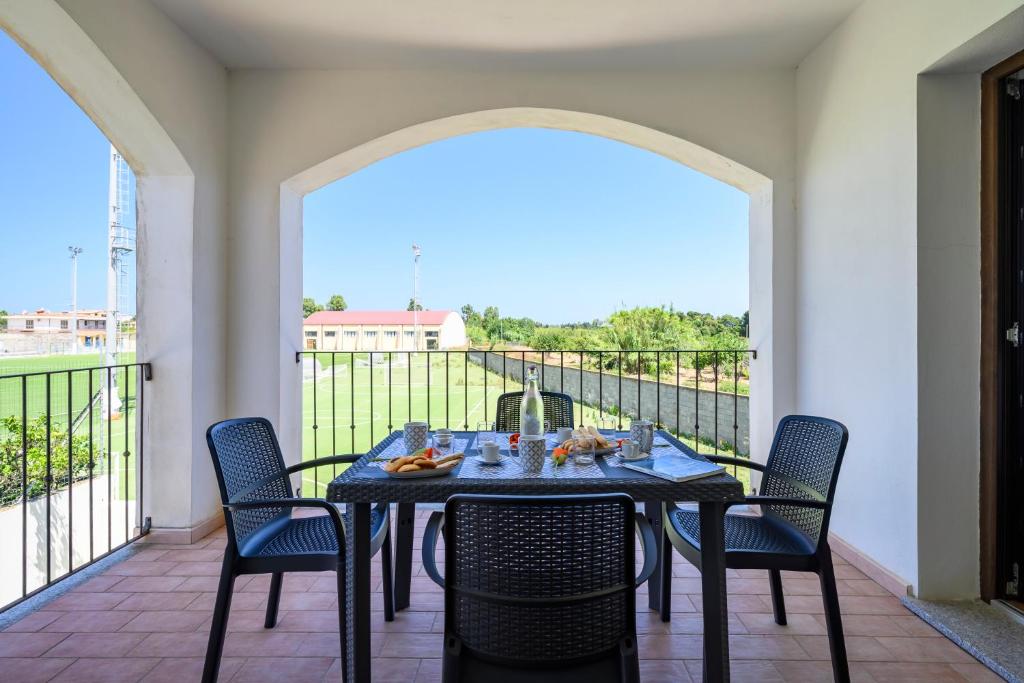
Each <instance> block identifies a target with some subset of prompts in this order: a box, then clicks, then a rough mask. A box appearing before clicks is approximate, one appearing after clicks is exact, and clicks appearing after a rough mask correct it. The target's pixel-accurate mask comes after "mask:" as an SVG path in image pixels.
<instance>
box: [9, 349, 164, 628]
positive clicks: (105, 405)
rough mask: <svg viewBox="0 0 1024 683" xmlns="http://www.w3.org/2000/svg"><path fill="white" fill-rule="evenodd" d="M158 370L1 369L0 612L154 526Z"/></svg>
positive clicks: (141, 366)
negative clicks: (148, 392) (149, 490)
mask: <svg viewBox="0 0 1024 683" xmlns="http://www.w3.org/2000/svg"><path fill="white" fill-rule="evenodd" d="M151 378H152V369H151V367H150V365H149V363H125V364H117V365H105V366H97V367H83V368H69V369H62V370H40V371H37V372H23V373H19V374H8V375H0V538H2V539H3V545H4V549H5V551H6V552H5V553H3V554H2V555H0V605H2V606H0V611H3V610H4V609H7V608H8V607H11V606H12V605H14V604H17V603H19V602H21V601H22V600H25V599H26V598H29V597H31V596H33V595H35V594H36V593H38V592H39V591H41V590H43V589H45V588H47V587H49V586H51V585H52V584H54V583H56V582H57V581H60V580H61V579H64V578H66V577H67V576H69V575H71V574H73V573H75V572H78V571H80V570H81V569H83V568H85V567H87V566H89V565H90V564H92V563H94V562H96V561H97V560H100V559H102V558H104V557H106V556H107V555H109V554H110V553H112V552H115V551H117V550H120V549H121V548H123V547H124V546H125V545H127V544H129V543H131V542H132V541H135V540H136V539H138V538H139V537H141V536H142V535H144V534H146V533H147V532H148V530H149V520H148V519H143V518H142V510H143V502H144V501H143V484H142V482H143V477H142V473H143V464H144V440H143V430H142V424H143V422H142V418H143V415H144V411H145V383H146V382H147V381H149V380H150V379H151ZM19 532H20V533H19ZM16 548H20V550H21V552H20V553H16V552H14V550H15V549H16Z"/></svg>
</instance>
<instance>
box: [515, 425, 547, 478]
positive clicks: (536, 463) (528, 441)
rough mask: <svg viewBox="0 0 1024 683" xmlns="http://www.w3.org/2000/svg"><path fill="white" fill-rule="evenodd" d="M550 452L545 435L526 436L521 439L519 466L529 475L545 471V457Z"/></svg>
mask: <svg viewBox="0 0 1024 683" xmlns="http://www.w3.org/2000/svg"><path fill="white" fill-rule="evenodd" d="M547 452H548V444H547V440H546V439H545V438H544V435H543V434H537V435H534V434H529V435H526V434H524V435H523V436H521V437H519V465H520V467H522V468H523V471H524V472H526V473H528V474H536V473H537V472H540V471H541V470H542V469H544V457H545V456H546V455H547Z"/></svg>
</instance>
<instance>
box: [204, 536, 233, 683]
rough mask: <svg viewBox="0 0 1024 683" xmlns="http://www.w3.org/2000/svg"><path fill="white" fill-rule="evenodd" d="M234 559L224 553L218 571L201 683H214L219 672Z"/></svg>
mask: <svg viewBox="0 0 1024 683" xmlns="http://www.w3.org/2000/svg"><path fill="white" fill-rule="evenodd" d="M234 559H235V558H234V557H233V556H232V555H231V553H229V552H227V551H225V553H224V565H223V567H222V568H221V570H220V583H219V584H218V585H217V601H216V602H215V603H214V607H213V623H212V624H211V625H210V640H209V642H208V643H207V646H206V663H205V664H204V665H203V683H216V680H217V673H218V671H219V670H220V657H221V654H222V653H223V652H224V635H225V633H226V632H227V628H228V613H229V612H230V611H231V592H232V591H233V590H234V587H235V571H234V569H235V568H234Z"/></svg>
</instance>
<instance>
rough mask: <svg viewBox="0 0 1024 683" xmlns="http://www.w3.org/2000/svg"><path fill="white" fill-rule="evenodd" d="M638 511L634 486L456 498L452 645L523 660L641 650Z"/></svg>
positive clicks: (449, 580) (554, 661) (449, 590)
mask: <svg viewBox="0 0 1024 683" xmlns="http://www.w3.org/2000/svg"><path fill="white" fill-rule="evenodd" d="M635 511H636V507H635V505H634V503H633V500H632V499H631V498H630V497H629V496H627V495H625V494H610V495H586V496H565V497H543V496H542V497H537V496H479V495H456V496H453V497H451V498H450V499H449V500H448V503H447V505H446V506H445V522H444V524H445V526H444V531H445V634H446V635H445V647H446V652H447V653H449V654H450V651H451V649H452V647H453V643H458V647H457V649H458V652H459V653H460V654H459V656H461V657H465V656H470V657H472V658H475V659H478V660H482V661H485V662H490V663H494V664H498V665H502V666H511V667H524V668H537V667H561V666H569V665H573V664H583V663H585V662H588V661H590V662H593V661H595V660H602V659H609V658H617V657H618V656H619V653H620V652H621V651H622V648H623V647H625V648H626V649H627V650H628V649H630V648H631V652H632V653H635V652H636V622H635V614H636V588H635V581H636V565H635V560H634V548H635V536H634V525H635V519H634V516H635ZM467 651H468V652H467Z"/></svg>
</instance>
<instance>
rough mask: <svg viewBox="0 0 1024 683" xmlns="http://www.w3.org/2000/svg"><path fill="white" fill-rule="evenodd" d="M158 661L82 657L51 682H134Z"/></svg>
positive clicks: (150, 669)
mask: <svg viewBox="0 0 1024 683" xmlns="http://www.w3.org/2000/svg"><path fill="white" fill-rule="evenodd" d="M159 663H160V660H159V659H131V658H123V657H122V658H82V659H79V660H77V661H75V662H74V663H73V664H71V665H70V666H69V667H67V668H66V669H64V670H63V671H61V672H60V674H58V675H57V677H56V678H54V679H53V682H54V683H135V682H136V681H138V680H139V679H140V678H142V677H143V676H145V675H146V673H148V672H149V671H152V670H153V668H154V667H156V665H157V664H159Z"/></svg>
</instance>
